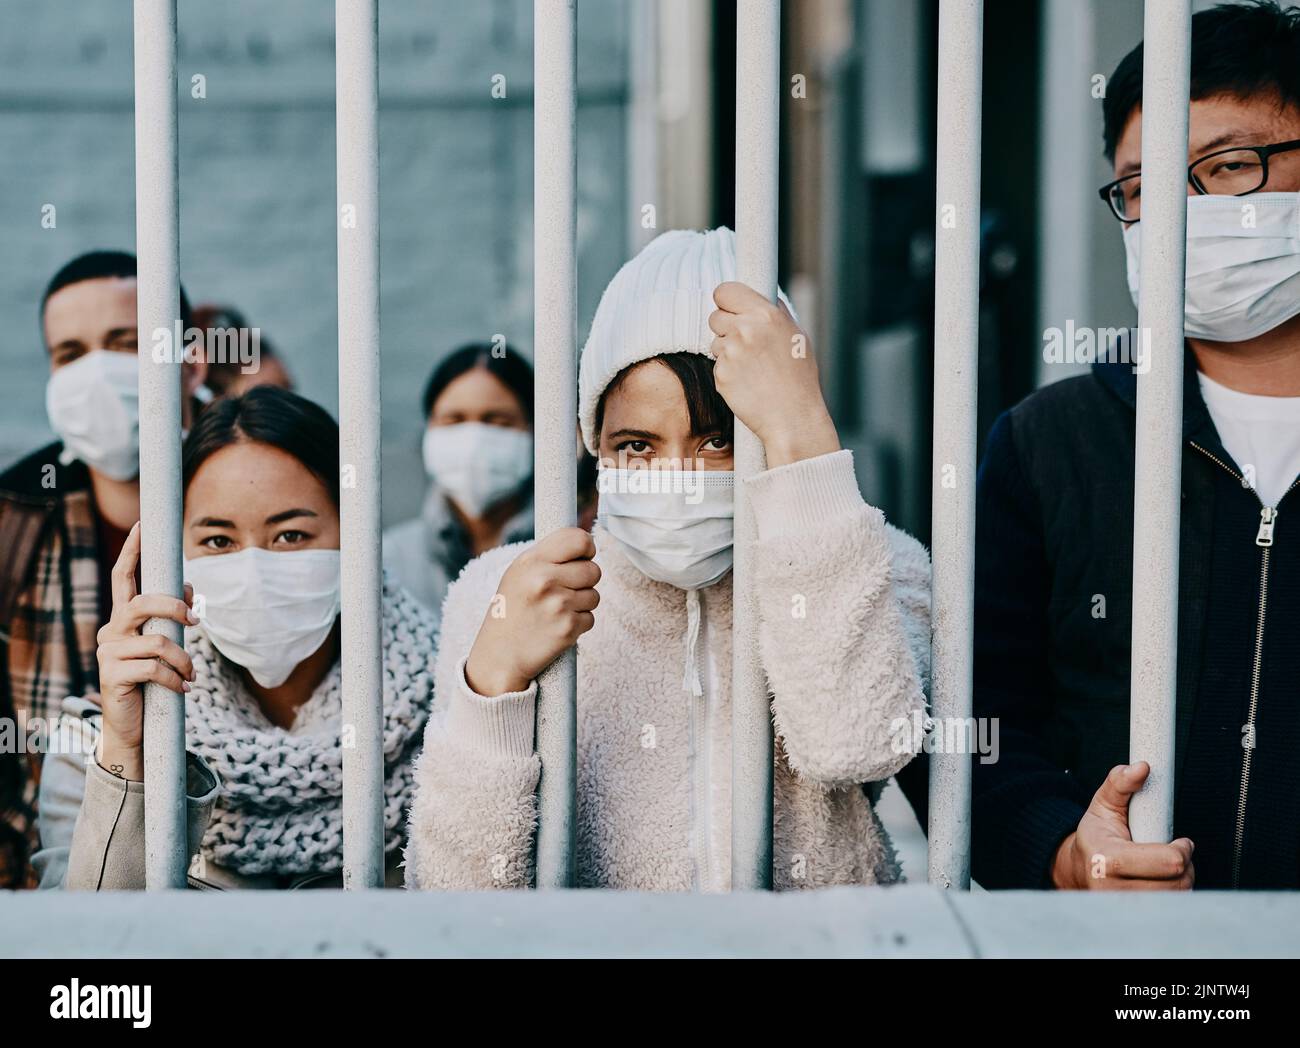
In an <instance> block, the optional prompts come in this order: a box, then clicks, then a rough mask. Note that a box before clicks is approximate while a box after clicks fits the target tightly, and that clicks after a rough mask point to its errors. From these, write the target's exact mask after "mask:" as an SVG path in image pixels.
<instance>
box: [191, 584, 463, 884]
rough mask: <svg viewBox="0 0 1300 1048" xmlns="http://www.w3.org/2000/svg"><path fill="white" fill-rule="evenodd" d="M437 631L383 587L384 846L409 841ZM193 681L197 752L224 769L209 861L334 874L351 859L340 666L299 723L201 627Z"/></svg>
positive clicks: (205, 846) (251, 869)
mask: <svg viewBox="0 0 1300 1048" xmlns="http://www.w3.org/2000/svg"><path fill="white" fill-rule="evenodd" d="M437 639H438V638H437V630H436V627H435V626H434V623H433V620H432V619H431V618H430V617H429V615H428V613H427V612H425V611H423V610H422V609H421V608H420V606H419V605H418V604H416V602H415V601H414V600H413V599H412V598H411V597H410V596H408V595H407V594H406V592H405V591H404V590H402V589H400V588H398V587H396V586H390V585H389V584H387V583H386V584H385V586H384V593H383V634H382V640H383V653H384V654H383V658H384V836H385V840H384V848H385V851H388V852H391V851H392V850H393V849H394V848H397V847H399V846H400V845H401V844H402V841H403V833H404V827H405V818H406V811H407V808H408V807H409V805H410V799H411V763H412V761H413V759H414V758H415V756H416V755H417V752H418V750H419V746H420V740H421V737H422V735H423V732H424V725H425V721H426V720H427V719H428V715H429V707H430V704H431V702H432V698H433V667H434V656H435V654H436V652H437ZM185 650H186V651H187V652H189V654H190V655H191V657H192V658H193V659H194V673H195V680H194V683H193V685H192V686H191V690H190V691H189V693H188V694H187V695H186V696H185V737H186V741H187V744H188V747H189V749H190V751H191V752H193V753H195V754H197V755H198V756H200V757H202V758H203V759H204V760H205V761H207V762H208V764H209V765H211V766H212V768H213V770H215V771H216V773H217V774H218V775H219V776H220V777H221V794H220V796H219V797H218V800H217V803H216V806H215V808H214V810H213V813H212V819H211V821H210V822H209V824H208V828H207V832H206V833H205V834H204V836H203V843H202V845H201V847H200V853H201V854H202V856H203V857H204V859H205V860H207V861H209V862H212V863H215V864H216V865H218V866H222V867H225V868H226V869H230V870H234V871H235V872H237V873H241V874H266V873H274V874H303V873H329V872H333V871H335V870H338V869H340V868H341V867H342V865H343V811H342V801H341V798H342V794H343V745H344V743H345V741H346V740H345V739H344V738H343V726H342V713H343V706H342V696H341V683H342V681H341V669H340V665H339V663H338V662H335V664H334V665H333V666H332V667H331V668H330V671H329V673H328V674H327V675H326V677H325V679H324V680H323V681H321V683H320V685H319V687H317V689H316V690H315V692H313V693H312V696H311V698H310V699H308V700H307V702H306V703H304V704H303V706H302V707H301V708H300V709H299V710H298V713H297V716H296V717H295V719H294V723H293V726H292V727H291V728H289V729H287V730H286V729H284V728H279V727H277V726H276V725H274V724H272V723H271V722H270V721H269V720H267V718H266V716H265V715H264V714H263V713H262V711H261V709H260V708H259V706H258V705H257V700H256V699H255V698H254V697H253V696H252V695H251V694H250V693H249V691H248V689H247V688H246V687H245V685H244V683H243V679H242V677H241V675H240V672H239V670H237V669H236V668H235V667H234V666H232V665H231V663H230V662H228V661H227V660H226V659H225V658H223V657H222V656H221V655H220V654H219V653H218V652H217V651H216V649H214V648H213V647H212V644H211V642H210V641H209V640H208V639H207V637H206V636H205V635H204V634H203V632H202V630H201V629H199V628H191V629H188V630H186V635H185Z"/></svg>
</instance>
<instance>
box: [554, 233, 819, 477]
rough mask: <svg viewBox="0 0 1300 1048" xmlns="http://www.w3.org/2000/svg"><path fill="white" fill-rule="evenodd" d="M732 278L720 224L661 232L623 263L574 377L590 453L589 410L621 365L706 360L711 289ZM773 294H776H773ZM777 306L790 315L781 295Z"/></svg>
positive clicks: (729, 236) (728, 236)
mask: <svg viewBox="0 0 1300 1048" xmlns="http://www.w3.org/2000/svg"><path fill="white" fill-rule="evenodd" d="M735 279H736V235H735V234H734V233H733V232H732V231H731V230H730V229H728V228H727V227H726V226H719V227H718V228H717V229H710V230H708V231H707V232H704V233H697V232H694V231H692V230H688V229H674V230H670V231H669V232H667V233H661V234H660V235H659V236H657V237H655V239H654V240H652V241H650V243H649V244H647V245H646V246H645V247H644V248H642V249H641V251H640V253H639V254H637V255H636V256H635V257H633V258H632V259H630V260H629V261H627V262H626V263H624V265H623V268H622V269H620V270H619V271H618V272H617V273H615V274H614V279H613V280H611V281H610V282H609V286H608V287H607V288H605V293H604V294H603V295H601V297H600V305H598V306H597V307H596V315H595V317H594V318H592V321H591V331H590V332H589V333H588V335H587V344H586V346H585V347H583V350H582V363H581V365H580V368H579V373H578V421H579V423H580V424H581V426H582V439H583V442H584V443H585V444H586V445H587V450H588V451H590V452H591V453H592V454H593V455H595V454H597V447H598V445H599V442H600V434H599V433H597V432H596V405H597V404H599V403H600V398H601V395H602V394H603V393H604V392H605V389H606V387H608V386H609V384H610V383H611V382H613V381H614V378H615V377H616V376H617V375H618V373H619V372H620V371H622V370H623V369H624V368H627V367H630V366H631V365H633V364H639V363H640V362H641V361H643V360H649V359H650V358H651V357H657V356H660V355H661V354H664V353H703V354H704V355H705V356H708V355H709V347H710V346H711V345H712V344H713V332H712V331H711V330H710V329H709V314H711V313H712V312H713V311H714V310H715V309H717V306H716V304H715V303H714V301H713V292H714V291H715V290H716V289H717V286H718V285H719V284H722V283H725V282H726V281H728V280H735ZM778 294H780V292H778ZM781 301H783V302H785V304H786V308H788V309H790V312H791V315H793V313H794V310H793V308H791V307H790V303H789V301H788V300H787V299H786V297H785V295H784V294H781Z"/></svg>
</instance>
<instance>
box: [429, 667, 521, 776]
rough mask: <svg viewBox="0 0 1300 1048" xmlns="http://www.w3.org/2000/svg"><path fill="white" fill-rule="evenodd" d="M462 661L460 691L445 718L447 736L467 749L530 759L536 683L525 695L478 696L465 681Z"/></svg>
mask: <svg viewBox="0 0 1300 1048" xmlns="http://www.w3.org/2000/svg"><path fill="white" fill-rule="evenodd" d="M467 659H468V656H466V658H465V659H461V660H460V663H459V665H458V666H457V667H456V679H457V681H458V682H459V685H460V686H459V687H458V688H457V689H456V691H455V693H454V694H453V695H452V697H451V704H450V708H449V709H448V714H447V726H448V733H449V735H450V736H451V737H452V738H454V739H455V740H456V741H458V742H460V743H461V744H462V745H464V746H465V747H466V748H468V749H471V750H476V751H478V752H481V753H492V754H496V755H498V756H502V757H531V756H532V755H533V749H534V746H533V730H534V720H535V717H536V710H537V682H536V681H533V682H532V683H531V684H529V685H528V687H527V689H525V690H524V691H511V692H506V693H505V694H504V695H493V696H490V697H489V696H486V695H480V694H479V693H478V692H476V691H475V690H474V689H473V688H471V687H470V686H469V681H468V680H467V679H466V677H465V662H466V661H467Z"/></svg>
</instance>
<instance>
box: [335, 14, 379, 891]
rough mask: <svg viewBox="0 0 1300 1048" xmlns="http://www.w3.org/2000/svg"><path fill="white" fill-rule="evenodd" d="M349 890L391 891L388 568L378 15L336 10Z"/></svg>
mask: <svg viewBox="0 0 1300 1048" xmlns="http://www.w3.org/2000/svg"><path fill="white" fill-rule="evenodd" d="M334 15H335V59H334V62H335V99H336V101H335V106H336V115H335V121H336V138H337V148H338V216H337V221H338V312H339V347H338V355H339V462H340V466H341V470H342V477H341V481H342V482H341V485H340V489H341V490H340V506H339V517H340V532H341V534H340V545H341V547H342V550H343V554H342V558H341V560H342V580H341V582H342V600H343V622H342V638H343V645H342V647H343V651H342V661H343V667H342V669H343V725H344V730H345V731H347V732H350V733H351V734H350V742H351V744H350V745H346V746H344V747H343V886H344V887H345V888H380V887H383V884H384V806H383V805H384V801H383V791H384V752H383V684H384V677H383V668H382V662H381V650H380V616H381V609H380V595H381V576H380V558H379V535H380V530H379V490H380V456H379V438H380V432H379V417H380V397H379V49H378V41H379V10H378V4H377V0H337V3H336V5H335V9H334Z"/></svg>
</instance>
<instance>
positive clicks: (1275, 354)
mask: <svg viewBox="0 0 1300 1048" xmlns="http://www.w3.org/2000/svg"><path fill="white" fill-rule="evenodd" d="M1191 83H1192V94H1191V97H1192V102H1191V123H1190V142H1189V147H1190V148H1189V152H1188V164H1189V167H1188V177H1187V193H1188V197H1189V199H1188V202H1187V204H1188V206H1187V300H1186V326H1185V334H1186V345H1187V351H1186V378H1185V383H1186V384H1185V392H1184V425H1183V435H1184V443H1183V459H1182V486H1183V497H1182V525H1181V566H1180V575H1179V623H1178V712H1177V731H1176V742H1177V747H1176V749H1177V756H1176V767H1175V768H1174V777H1175V790H1176V797H1175V811H1174V833H1175V839H1174V840H1173V841H1171V842H1168V843H1141V844H1139V843H1134V842H1133V841H1132V839H1131V837H1130V834H1129V828H1128V804H1129V799H1130V798H1131V797H1132V796H1133V794H1134V793H1135V792H1136V791H1137V790H1138V789H1140V788H1141V786H1142V784H1143V782H1144V781H1145V779H1146V776H1147V773H1148V768H1147V766H1146V765H1145V764H1142V763H1139V764H1135V765H1128V764H1127V759H1128V725H1129V659H1130V638H1131V631H1132V628H1133V623H1132V614H1131V609H1132V595H1133V594H1132V562H1133V555H1134V549H1133V461H1134V425H1135V415H1134V411H1135V400H1136V377H1135V375H1134V371H1135V368H1134V367H1133V366H1132V365H1131V364H1129V363H1118V362H1112V363H1098V364H1096V365H1094V367H1093V369H1092V371H1091V372H1090V373H1089V374H1088V375H1086V376H1083V377H1080V378H1075V379H1070V380H1066V381H1063V382H1059V383H1056V384H1054V385H1051V386H1048V387H1046V388H1045V389H1042V390H1040V391H1039V392H1037V393H1036V394H1034V395H1033V396H1031V397H1029V398H1028V399H1027V400H1026V401H1024V402H1023V403H1021V404H1020V405H1018V406H1017V407H1016V408H1014V409H1012V410H1011V411H1009V412H1007V413H1006V414H1004V415H1003V416H1002V417H1001V418H1000V419H999V420H998V421H997V423H996V425H995V426H994V428H993V430H992V432H991V434H990V437H989V441H988V448H987V452H986V456H985V459H984V461H983V463H982V465H981V468H980V475H979V482H978V496H977V502H978V520H977V557H976V655H975V706H976V709H975V713H976V716H978V717H982V718H992V717H996V718H998V719H999V723H1000V731H1001V757H1000V760H998V761H997V762H996V763H993V764H987V765H986V764H981V763H980V762H978V761H976V762H975V764H974V803H973V809H972V817H973V829H972V836H973V855H972V863H973V871H972V872H973V876H974V877H975V879H976V880H978V881H979V882H980V883H981V884H983V885H984V886H985V887H989V888H1028V887H1041V888H1047V887H1055V888H1062V889H1064V888H1078V889H1102V890H1108V889H1110V890H1125V889H1127V890H1152V889H1155V890H1170V889H1187V888H1190V887H1192V886H1193V884H1195V886H1196V887H1199V888H1243V889H1244V888H1273V889H1277V888H1295V887H1297V886H1300V493H1297V492H1296V490H1295V489H1296V487H1297V483H1298V481H1297V477H1298V476H1300V9H1298V8H1282V7H1280V6H1279V5H1277V4H1275V3H1272V2H1264V3H1239V4H1225V5H1221V6H1219V7H1216V8H1213V9H1211V10H1208V11H1205V12H1202V13H1200V14H1198V15H1196V16H1195V18H1194V19H1193V23H1192V79H1191ZM1141 91H1142V48H1141V46H1139V47H1138V48H1136V49H1135V50H1134V51H1132V52H1131V53H1130V54H1129V55H1128V56H1127V57H1126V58H1125V59H1124V60H1123V61H1122V62H1121V63H1120V65H1119V67H1118V68H1117V70H1116V71H1115V74H1114V76H1112V77H1111V79H1110V82H1109V85H1108V87H1107V93H1106V99H1105V106H1104V114H1105V147H1106V152H1107V155H1108V157H1109V158H1111V159H1113V161H1114V164H1115V176H1116V180H1115V181H1114V182H1112V183H1111V184H1109V185H1108V186H1105V187H1103V189H1102V190H1101V195H1102V199H1103V200H1104V201H1105V202H1106V204H1107V205H1108V206H1109V207H1110V208H1111V210H1112V211H1113V213H1114V215H1115V217H1116V218H1117V219H1118V220H1119V223H1117V225H1116V232H1117V233H1119V232H1121V231H1122V234H1123V237H1124V243H1125V247H1126V250H1127V257H1128V279H1129V286H1130V289H1131V291H1132V292H1133V296H1134V300H1135V302H1136V298H1137V291H1138V287H1137V281H1138V273H1139V268H1140V267H1139V264H1138V261H1139V258H1140V254H1141V249H1142V174H1141V169H1140V167H1141V145H1142V142H1141V139H1142V111H1141ZM1113 359H1114V358H1113V356H1112V360H1113ZM1288 521H1289V524H1288ZM1138 553H1139V555H1140V553H1141V551H1140V550H1139V551H1138ZM1139 625H1141V624H1139ZM1155 626H1156V624H1154V623H1153V624H1152V627H1153V628H1155ZM911 792H912V793H913V795H915V790H912V791H911Z"/></svg>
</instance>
